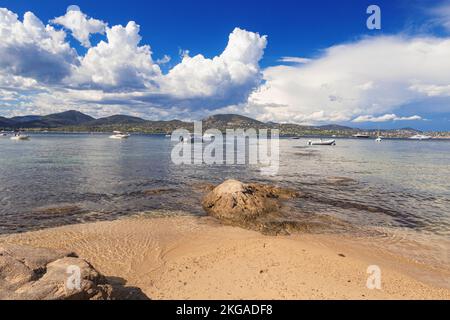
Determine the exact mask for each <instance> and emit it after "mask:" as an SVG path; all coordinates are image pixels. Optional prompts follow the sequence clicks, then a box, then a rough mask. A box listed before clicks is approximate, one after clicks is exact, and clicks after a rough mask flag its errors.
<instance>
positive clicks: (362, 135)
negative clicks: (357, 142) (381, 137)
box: [353, 133, 370, 139]
mask: <svg viewBox="0 0 450 320" xmlns="http://www.w3.org/2000/svg"><path fill="white" fill-rule="evenodd" d="M353 138H357V139H369V138H370V136H369V135H367V134H362V133H358V134H355V135H353Z"/></svg>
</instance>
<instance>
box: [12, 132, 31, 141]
mask: <svg viewBox="0 0 450 320" xmlns="http://www.w3.org/2000/svg"><path fill="white" fill-rule="evenodd" d="M11 140H15V141H25V140H30V136H27V135H23V134H20V133H19V134H16V135H15V136H13V137H11Z"/></svg>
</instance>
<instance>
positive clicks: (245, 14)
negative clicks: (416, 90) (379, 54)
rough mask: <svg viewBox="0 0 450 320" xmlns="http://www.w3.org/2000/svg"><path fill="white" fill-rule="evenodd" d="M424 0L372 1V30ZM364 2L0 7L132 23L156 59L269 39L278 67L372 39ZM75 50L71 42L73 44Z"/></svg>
mask: <svg viewBox="0 0 450 320" xmlns="http://www.w3.org/2000/svg"><path fill="white" fill-rule="evenodd" d="M424 2H426V1H422V2H416V3H415V2H414V1H402V0H398V1H376V3H377V4H378V5H380V6H381V7H382V9H383V11H384V13H385V14H384V15H383V29H382V31H381V32H379V31H375V33H394V32H397V31H398V30H403V29H406V28H407V27H408V23H409V22H408V21H409V20H410V19H413V18H414V14H415V13H416V12H419V13H420V7H421V6H422V4H421V3H424ZM373 3H374V1H366V0H344V1H336V0H334V1H333V0H327V1H323V0H322V1H320V0H319V1H301V0H277V1H267V0H265V1H264V0H263V1H261V0H245V1H242V0H241V1H239V0H227V1H212V0H189V1H177V0H175V1H174V0H171V1H159V0H150V1H142V0H128V1H101V0H100V1H91V0H78V1H73V0H70V1H65V0H61V1H58V2H57V4H56V2H55V1H54V0H34V1H32V0H31V1H23V0H2V1H1V6H2V7H3V6H4V7H6V8H8V9H10V10H12V11H14V12H16V13H18V14H19V15H23V14H24V13H25V12H26V11H32V12H33V13H35V14H36V15H37V16H38V17H39V18H40V19H41V20H42V21H48V20H50V19H53V18H54V17H57V16H59V15H61V14H62V13H63V12H64V11H65V9H66V8H67V7H68V6H69V5H72V4H76V5H78V6H79V7H80V8H81V9H82V11H83V12H84V13H86V14H87V15H89V16H91V17H95V18H98V19H101V20H104V21H107V22H108V23H109V24H110V25H116V24H122V25H125V24H126V23H127V22H128V21H130V20H134V21H136V22H137V23H138V24H140V25H141V32H140V34H141V36H142V37H143V42H144V43H150V44H151V46H152V49H153V51H154V53H155V56H156V57H162V56H163V55H164V54H169V55H171V56H176V55H177V54H178V50H179V49H180V48H181V49H189V50H190V51H191V53H192V54H199V53H202V54H204V55H206V56H215V55H217V54H220V53H221V52H222V51H223V48H224V47H225V46H226V44H227V40H228V39H227V38H226V36H227V35H228V34H229V33H230V32H231V31H232V30H233V29H234V28H235V27H236V26H239V27H240V28H243V29H246V30H251V31H257V32H259V33H261V34H266V35H268V36H269V40H270V46H268V48H267V49H266V52H265V55H264V59H263V60H262V63H261V65H262V66H268V65H273V64H276V61H277V60H278V59H279V58H280V57H282V56H298V55H303V56H315V55H317V54H319V53H320V50H322V49H324V48H327V47H330V46H332V45H334V44H338V43H342V42H346V41H351V40H353V39H355V38H358V37H361V36H363V35H372V34H373V31H369V30H368V29H367V28H366V19H367V15H366V14H365V11H366V9H367V7H368V6H369V5H371V4H373ZM74 45H76V42H74Z"/></svg>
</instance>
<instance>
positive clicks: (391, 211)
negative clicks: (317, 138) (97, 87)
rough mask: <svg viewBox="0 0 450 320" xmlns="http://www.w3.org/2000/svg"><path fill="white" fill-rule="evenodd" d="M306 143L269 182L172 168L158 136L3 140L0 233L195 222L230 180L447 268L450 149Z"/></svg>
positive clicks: (441, 145)
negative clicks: (259, 186)
mask: <svg viewBox="0 0 450 320" xmlns="http://www.w3.org/2000/svg"><path fill="white" fill-rule="evenodd" d="M306 144H307V141H306V140H289V139H282V140H281V143H280V145H281V155H280V161H281V166H280V172H279V174H278V175H277V176H275V177H270V178H267V177H264V176H262V175H261V174H260V170H259V168H257V167H252V166H181V167H180V166H176V165H174V164H173V163H172V162H171V159H170V154H171V151H172V147H173V145H172V144H171V142H170V139H167V138H164V137H163V136H151V135H136V136H133V137H131V138H130V139H129V140H126V141H116V140H111V139H108V135H103V134H98V135H83V134H64V135H63V134H41V135H34V136H33V137H32V140H31V141H20V142H15V141H11V140H9V139H8V138H0V234H10V233H16V232H24V231H31V230H38V229H42V228H48V227H54V226H60V225H65V224H72V223H80V222H87V221H97V220H111V219H116V218H118V217H121V216H127V215H132V214H135V213H137V212H141V211H146V210H153V209H163V210H167V211H168V212H170V210H184V211H187V212H190V213H192V214H197V215H201V214H203V210H202V208H201V205H200V201H201V197H202V195H203V193H204V189H203V187H204V185H205V184H210V183H212V184H217V183H220V182H222V181H223V180H225V179H227V178H237V179H239V180H242V181H246V182H269V183H276V184H278V185H280V186H285V187H290V188H295V189H297V190H300V191H302V192H303V193H304V197H302V198H300V199H297V200H295V201H294V202H293V203H292V204H291V209H292V212H293V214H295V215H297V216H298V217H299V219H310V220H311V221H316V219H317V218H318V217H331V218H333V219H330V220H326V219H325V220H323V219H322V220H320V221H329V223H328V226H327V228H325V229H326V230H327V232H343V233H351V232H355V234H361V233H362V234H364V233H367V234H370V235H371V236H372V237H373V239H374V241H373V245H377V246H386V247H389V248H393V250H398V251H401V252H402V253H404V254H405V255H407V256H409V257H411V258H414V259H416V260H419V261H424V262H427V263H433V264H438V265H444V266H445V265H447V264H448V263H449V262H450V261H449V255H448V252H449V248H450V243H449V239H450V141H406V140H385V141H383V143H381V144H377V143H375V142H374V141H372V140H356V139H339V140H338V143H337V146H335V147H307V146H306ZM333 221H344V222H348V223H349V224H348V225H349V226H351V227H346V226H345V225H342V224H340V223H336V224H333ZM321 230H322V231H323V229H321Z"/></svg>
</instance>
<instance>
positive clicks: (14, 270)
mask: <svg viewBox="0 0 450 320" xmlns="http://www.w3.org/2000/svg"><path fill="white" fill-rule="evenodd" d="M78 275H79V277H78ZM112 298H113V288H112V287H111V285H109V284H108V283H107V281H106V279H105V277H103V276H102V275H101V274H99V273H98V272H97V271H96V270H95V269H94V268H93V267H92V266H91V265H90V264H89V263H88V262H86V261H85V260H82V259H80V258H78V257H77V256H76V255H75V254H74V253H71V252H66V251H57V250H49V249H36V248H31V247H25V246H17V245H0V300H104V299H112Z"/></svg>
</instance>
